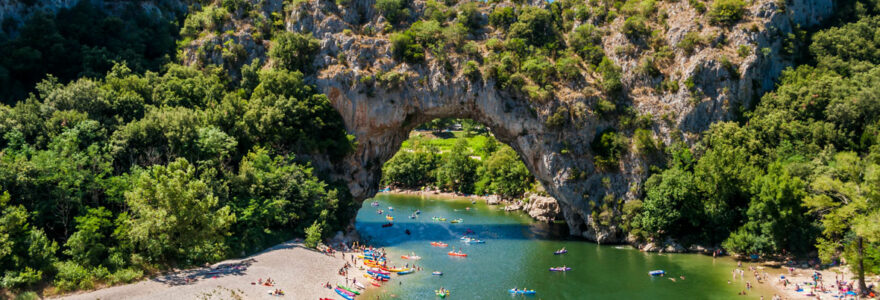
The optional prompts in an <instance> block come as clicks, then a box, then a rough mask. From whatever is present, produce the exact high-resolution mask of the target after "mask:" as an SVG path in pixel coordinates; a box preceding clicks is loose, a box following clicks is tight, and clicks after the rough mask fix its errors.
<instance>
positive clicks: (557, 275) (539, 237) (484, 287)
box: [356, 194, 773, 299]
mask: <svg viewBox="0 0 880 300" xmlns="http://www.w3.org/2000/svg"><path fill="white" fill-rule="evenodd" d="M373 201H378V203H379V204H380V205H379V207H372V206H371V204H370V203H371V202H373ZM389 206H390V207H393V208H394V210H393V211H390V210H389V209H388V207H389ZM467 207H471V209H470V210H466V208H467ZM377 209H382V210H384V211H385V213H386V214H390V215H391V216H393V217H394V226H393V227H389V228H382V227H381V225H382V224H385V223H387V221H386V219H385V215H382V214H378V213H377V212H376V210H377ZM416 209H420V210H421V211H422V213H421V214H420V215H419V216H418V218H416V219H410V218H409V216H410V215H411V214H412V213H413V212H414V211H415V210H416ZM432 216H438V217H445V218H447V221H446V222H439V221H432V219H431V217H432ZM456 218H461V219H463V222H462V223H459V224H451V223H450V222H449V220H452V219H456ZM356 226H357V229H358V231H359V232H360V234H361V236H362V238H363V239H365V240H368V241H369V243H370V244H371V245H373V246H376V247H384V248H385V250H386V251H387V252H388V257H389V258H390V261H391V262H390V263H389V265H397V266H402V265H404V264H405V263H407V262H409V263H410V264H412V263H413V262H415V263H416V264H417V265H419V266H421V267H422V268H423V270H422V271H420V272H416V273H413V274H409V275H400V276H398V275H392V280H391V281H390V282H388V283H386V285H385V286H384V287H382V288H381V289H375V288H374V289H370V290H369V291H367V292H366V293H365V294H364V295H363V296H361V297H358V299H376V298H377V297H378V298H379V299H391V298H398V299H435V298H438V299H439V297H437V296H436V295H435V294H434V290H435V289H437V288H440V287H445V288H447V289H449V290H450V291H451V295H450V296H449V297H447V299H509V298H533V299H757V298H758V297H759V296H760V295H764V297H765V298H766V299H770V298H771V296H772V295H773V293H772V291H770V290H768V288H767V287H760V286H759V287H758V288H753V289H752V290H751V291H749V293H748V295H747V296H738V295H737V292H739V291H741V290H743V289H745V283H744V282H743V281H742V280H739V279H737V280H735V281H733V282H732V283H731V284H728V280H730V279H731V271H732V270H733V269H735V268H736V262H735V261H733V260H731V259H729V258H718V259H713V258H712V257H711V256H706V255H697V254H656V253H642V252H640V251H638V250H635V249H633V248H631V247H626V246H600V245H597V244H595V243H590V242H587V241H583V240H577V239H573V238H570V237H569V236H567V234H566V233H567V227H565V225H564V224H553V225H548V224H543V223H537V222H533V221H532V220H531V218H529V217H528V216H527V215H525V214H523V213H521V212H505V211H503V210H501V209H499V207H496V206H487V205H486V204H484V202H483V201H478V202H477V203H476V204H472V203H471V201H469V200H463V199H461V200H453V199H447V198H437V197H424V196H408V195H392V194H379V195H377V196H376V197H375V198H373V199H371V200H368V201H365V202H364V206H363V207H362V208H361V209H360V211H359V212H358V216H357V224H356ZM405 229H409V230H410V231H411V234H410V235H407V234H406V233H405ZM467 229H471V230H473V231H474V232H475V233H476V236H477V237H479V238H480V239H482V240H484V241H486V243H485V244H472V245H468V244H465V243H463V242H461V241H460V240H459V237H461V235H462V234H463V233H464V232H465V231H466V230H467ZM431 241H443V242H445V243H448V244H449V247H447V248H437V247H432V246H431V245H430V242H431ZM453 246H454V247H455V248H456V249H461V250H463V252H464V253H466V254H468V257H466V258H461V257H452V256H449V255H447V252H448V251H449V250H451V249H452V247H453ZM562 247H565V248H566V249H568V253H567V254H564V255H554V254H553V252H554V251H555V250H557V249H560V248H562ZM410 253H415V254H416V255H418V256H421V257H422V259H421V260H416V261H409V260H403V259H401V258H400V256H401V255H403V254H407V255H408V254H410ZM562 265H566V266H568V267H571V268H572V270H571V271H568V272H565V273H561V272H550V271H549V270H548V268H550V267H554V266H562ZM657 269H661V270H665V271H666V272H667V276H666V277H651V276H649V275H648V271H650V270H657ZM435 270H436V271H442V272H443V276H434V275H431V271H435ZM682 275H683V276H685V280H681V279H680V278H679V276H682ZM669 278H676V279H677V280H676V281H672V280H670V279H669ZM747 278H748V276H747ZM752 283H753V284H754V282H752ZM514 287H518V288H528V289H534V290H536V291H537V294H536V295H534V296H522V295H520V296H512V295H510V294H509V293H508V289H511V288H514ZM762 288H763V289H762Z"/></svg>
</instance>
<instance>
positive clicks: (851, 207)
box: [804, 148, 880, 291]
mask: <svg viewBox="0 0 880 300" xmlns="http://www.w3.org/2000/svg"><path fill="white" fill-rule="evenodd" d="M875 149H876V148H875ZM874 155H880V151H876V152H875V153H874ZM876 157H878V156H875V157H874V159H873V160H863V159H861V158H860V157H859V156H858V155H857V154H856V153H853V152H841V153H838V154H836V155H835V156H834V159H833V160H831V161H829V162H828V168H827V170H826V171H824V172H821V173H820V174H819V175H818V176H816V178H815V179H814V180H813V182H812V183H810V189H811V191H812V193H813V194H812V195H810V196H808V197H807V198H806V200H805V202H804V203H805V205H806V206H807V207H808V208H810V211H811V212H812V213H814V214H816V215H817V216H819V217H820V218H821V221H822V226H823V231H822V236H823V237H822V238H820V239H819V240H818V245H817V247H818V248H819V257H820V258H822V260H823V261H826V262H828V261H831V260H832V259H834V258H839V257H845V258H846V259H847V261H848V262H849V264H850V265H852V267H853V268H854V272H855V273H856V276H857V277H858V288H859V290H861V291H866V290H867V286H866V285H865V263H864V260H865V256H866V253H865V252H866V251H865V248H866V247H867V245H869V243H878V242H880V225H878V224H880V192H878V190H877V187H880V163H878V161H877V160H876Z"/></svg>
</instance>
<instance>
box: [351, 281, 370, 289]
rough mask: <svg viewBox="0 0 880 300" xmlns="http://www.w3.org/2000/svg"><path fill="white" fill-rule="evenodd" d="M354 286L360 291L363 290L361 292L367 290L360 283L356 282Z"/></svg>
mask: <svg viewBox="0 0 880 300" xmlns="http://www.w3.org/2000/svg"><path fill="white" fill-rule="evenodd" d="M354 286H356V287H357V288H358V289H361V290H363V289H365V288H367V287H365V286H364V285H363V284H361V283H360V282H355V283H354Z"/></svg>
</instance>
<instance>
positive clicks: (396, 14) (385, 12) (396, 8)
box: [376, 0, 409, 25]
mask: <svg viewBox="0 0 880 300" xmlns="http://www.w3.org/2000/svg"><path fill="white" fill-rule="evenodd" d="M408 6H409V5H408V3H407V0H377V1H376V9H377V10H379V12H381V13H382V16H384V17H385V20H388V23H390V24H391V25H397V24H399V23H400V22H403V21H405V20H406V19H407V18H408V17H409V8H407V7H408Z"/></svg>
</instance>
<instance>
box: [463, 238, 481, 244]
mask: <svg viewBox="0 0 880 300" xmlns="http://www.w3.org/2000/svg"><path fill="white" fill-rule="evenodd" d="M464 242H465V243H468V244H485V243H486V242H485V241H483V240H478V239H465V240H464Z"/></svg>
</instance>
